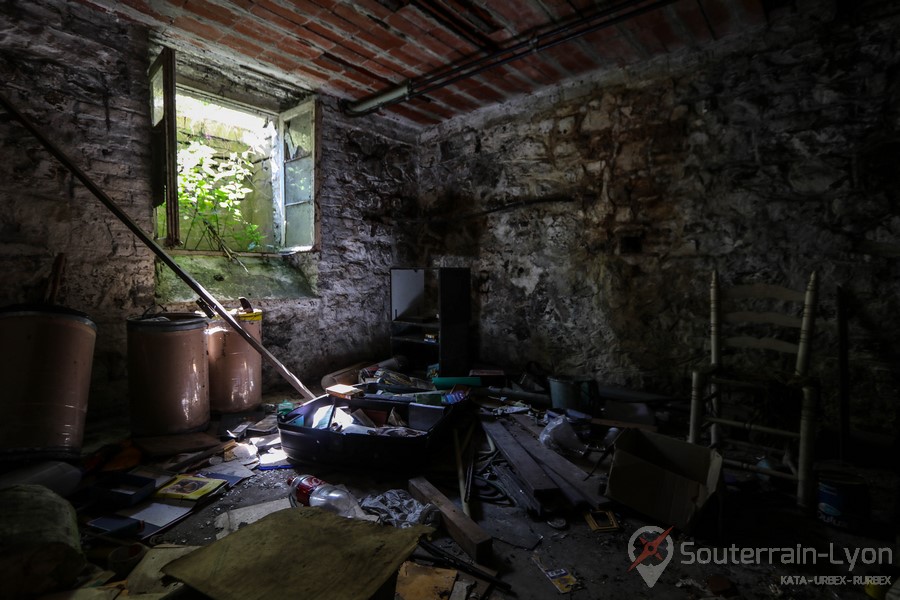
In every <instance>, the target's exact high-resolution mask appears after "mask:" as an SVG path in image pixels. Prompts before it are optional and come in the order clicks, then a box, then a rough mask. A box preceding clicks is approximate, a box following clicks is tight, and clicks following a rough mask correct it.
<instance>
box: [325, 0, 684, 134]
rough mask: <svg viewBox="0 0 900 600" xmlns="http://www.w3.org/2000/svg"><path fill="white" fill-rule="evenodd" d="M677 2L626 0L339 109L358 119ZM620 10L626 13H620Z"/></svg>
mask: <svg viewBox="0 0 900 600" xmlns="http://www.w3.org/2000/svg"><path fill="white" fill-rule="evenodd" d="M677 1H678V0H656V1H655V2H649V3H647V2H646V0H627V1H626V2H621V3H619V4H616V5H615V6H611V7H608V8H605V9H603V10H600V11H597V12H594V13H592V14H590V15H587V16H584V17H581V18H579V19H577V20H574V21H571V22H569V23H566V24H565V25H561V26H559V27H555V28H554V29H551V30H550V31H546V32H544V33H542V34H539V35H537V36H534V37H531V38H529V39H527V40H522V41H520V42H518V43H516V44H513V45H512V46H509V47H507V48H503V49H501V50H498V51H496V52H492V53H490V54H487V55H485V56H480V57H473V58H470V59H468V60H466V61H463V62H462V63H460V64H457V65H451V66H448V67H446V68H444V69H441V70H438V71H437V72H435V73H432V74H430V75H423V76H421V77H416V78H413V79H409V80H407V81H405V82H403V83H402V84H400V85H398V86H394V87H391V88H388V89H386V90H383V91H381V92H377V93H375V94H372V95H371V96H369V97H368V98H363V99H361V100H357V101H354V102H342V103H341V107H342V109H343V111H344V112H345V113H346V114H348V115H349V116H352V117H361V116H364V115H367V114H370V113H373V112H375V111H377V110H378V109H380V108H383V107H385V106H390V105H392V104H398V103H400V102H405V101H407V100H411V99H412V98H415V97H417V96H422V95H424V94H428V93H430V92H433V91H435V90H438V89H441V88H443V87H446V86H448V85H451V84H453V83H456V82H457V81H460V80H462V79H467V78H469V77H474V76H475V75H478V74H479V73H482V72H484V71H487V70H488V69H493V68H494V67H499V66H501V65H504V64H507V63H510V62H513V61H515V60H518V59H520V58H523V57H524V56H527V55H529V54H533V53H537V52H541V51H543V50H546V49H548V48H552V47H553V46H557V45H559V44H562V43H564V42H568V41H571V40H573V39H575V38H577V37H580V36H583V35H587V34H589V33H593V32H595V31H598V30H600V29H604V28H606V27H611V26H613V25H616V24H618V23H622V22H624V21H627V20H629V19H633V18H635V17H638V16H640V15H643V14H646V13H648V12H651V11H654V10H657V9H659V8H663V7H664V6H667V5H669V4H674V3H675V2H677ZM622 11H627V12H624V13H623V12H622ZM620 13H621V14H620Z"/></svg>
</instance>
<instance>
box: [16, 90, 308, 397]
mask: <svg viewBox="0 0 900 600" xmlns="http://www.w3.org/2000/svg"><path fill="white" fill-rule="evenodd" d="M0 105H2V106H3V108H5V109H6V111H7V112H8V113H9V114H11V115H12V116H13V117H15V118H16V120H18V121H19V122H20V123H21V124H22V126H24V127H25V129H27V130H28V131H29V132H30V133H31V135H33V136H34V137H35V138H36V139H37V140H38V141H39V142H40V143H41V144H42V145H43V146H44V148H46V149H47V150H48V151H49V152H50V154H52V155H53V156H54V157H55V158H56V160H58V161H59V162H61V163H62V164H63V166H64V167H66V168H67V169H68V170H69V171H70V172H71V173H72V174H73V175H74V176H75V177H76V178H78V180H79V181H81V183H82V184H83V185H84V186H85V187H86V188H87V189H88V190H89V191H90V192H91V193H92V194H94V196H96V197H97V199H98V200H100V202H102V203H103V205H104V206H106V208H108V209H109V211H110V212H112V213H113V214H114V215H115V216H116V217H117V218H118V219H119V220H120V221H122V223H124V224H125V226H126V227H128V229H130V230H131V232H132V233H133V234H134V235H135V236H137V238H138V239H139V240H141V241H142V242H143V243H144V244H145V245H146V246H147V247H148V248H150V250H152V251H153V253H154V254H156V256H157V257H159V259H160V260H161V261H163V262H164V263H165V264H166V266H168V267H169V268H170V269H172V271H174V272H175V274H176V275H178V277H179V278H181V280H182V281H184V282H185V283H186V284H187V286H188V287H189V288H191V289H192V290H193V291H194V292H196V293H197V295H198V296H200V298H201V299H202V300H203V301H204V302H206V303H207V304H208V305H209V306H210V307H212V309H213V310H214V311H215V312H216V313H217V314H218V315H219V316H220V317H222V319H223V320H224V321H225V322H226V323H228V325H229V326H231V328H232V329H234V330H235V331H236V332H237V333H238V334H239V335H240V336H241V337H242V338H244V339H245V340H246V341H247V343H248V344H250V346H251V347H252V348H253V349H254V350H256V351H257V352H259V353H260V354H261V355H262V357H263V358H264V359H266V360H267V361H268V362H269V363H270V364H271V365H272V366H273V367H274V368H275V370H276V371H278V373H279V374H280V375H281V376H282V377H283V378H284V379H285V380H286V381H287V382H288V383H289V384H290V385H291V387H293V388H294V389H295V390H297V391H298V392H300V394H301V395H302V396H303V397H304V398H306V399H307V400H312V399H313V398H315V395H314V394H313V393H312V392H310V391H309V389H307V387H306V386H305V385H303V383H302V382H301V381H300V380H299V379H298V378H297V376H296V375H294V374H293V373H291V372H290V371H288V369H287V367H285V366H284V365H283V364H282V363H281V361H280V360H278V359H277V358H276V357H275V355H274V354H272V353H271V352H269V351H268V350H267V349H266V348H265V347H264V346H263V345H262V343H261V342H259V341H258V340H257V339H256V338H255V337H253V336H252V335H251V334H250V333H249V332H248V331H246V330H245V329H244V328H243V327H241V325H240V323H238V321H237V319H235V318H234V317H233V316H232V315H231V314H230V313H229V312H228V310H227V309H226V308H225V307H224V306H223V305H222V304H221V303H219V301H218V300H216V299H215V298H213V296H212V295H211V294H210V293H209V292H207V291H206V289H205V288H204V287H203V286H202V285H200V283H199V282H198V281H197V280H196V279H194V278H193V277H191V275H190V274H189V273H187V272H186V271H185V270H184V269H182V268H181V267H180V266H179V265H178V264H177V263H176V262H175V260H174V259H173V258H172V257H171V256H169V255H168V254H166V252H165V250H163V249H162V247H161V246H160V245H159V244H157V243H156V242H155V241H154V240H153V238H151V237H150V236H149V235H147V234H146V233H145V232H144V230H143V229H141V228H140V227H139V226H138V224H137V223H135V222H134V221H133V220H132V219H131V217H129V216H128V214H127V213H125V212H124V211H123V210H122V209H121V208H119V207H118V205H116V203H115V202H113V200H112V198H110V197H109V196H108V195H107V194H106V192H104V191H103V190H101V189H100V187H99V186H97V184H95V183H94V182H93V181H92V180H91V178H90V177H88V176H87V175H86V174H85V173H84V171H82V170H81V169H80V168H79V167H78V166H77V165H76V164H75V163H74V162H72V160H71V159H70V158H69V157H68V156H67V155H66V154H65V153H64V152H63V151H62V150H60V149H59V148H57V147H56V145H55V144H54V143H53V142H51V141H50V140H49V139H48V138H47V137H45V136H44V134H43V132H41V131H40V130H39V129H38V128H37V126H35V125H34V124H33V123H32V122H31V121H30V120H29V119H28V118H27V117H26V116H25V115H24V114H22V113H20V112H19V111H18V110H17V109H16V107H15V106H13V105H12V104H10V102H9V101H8V100H7V99H6V98H5V97H4V96H3V95H2V94H0Z"/></svg>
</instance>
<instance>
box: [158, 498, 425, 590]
mask: <svg viewBox="0 0 900 600" xmlns="http://www.w3.org/2000/svg"><path fill="white" fill-rule="evenodd" d="M433 531H434V529H432V528H431V527H425V526H422V525H414V526H412V527H408V528H404V529H399V528H396V527H389V526H385V525H378V524H376V523H371V522H368V521H360V520H357V519H345V518H343V517H340V516H338V515H335V514H332V513H329V512H327V511H324V510H321V509H319V508H313V507H306V506H303V507H296V508H291V509H288V510H281V511H278V512H275V513H272V514H270V515H268V516H266V517H264V518H262V519H260V520H259V521H256V522H255V523H251V524H249V525H247V526H245V527H242V528H241V529H239V530H238V531H235V532H234V533H232V534H230V535H227V536H225V537H224V538H222V539H220V540H217V541H215V542H213V543H212V544H210V545H209V546H204V547H203V548H200V549H199V550H196V551H195V552H192V553H191V554H189V555H187V556H185V557H182V558H179V559H177V560H174V561H172V562H171V563H169V564H168V565H166V566H165V567H164V568H163V572H164V573H165V574H167V575H171V576H172V577H175V578H176V579H178V580H179V581H182V582H184V583H186V584H187V585H189V586H190V587H192V588H194V589H195V590H197V591H199V592H201V593H203V594H206V595H207V596H209V597H210V598H213V600H277V599H279V598H284V599H285V600H287V599H294V598H304V600H315V599H317V598H321V599H323V600H332V599H334V598H343V599H346V600H355V599H359V600H367V599H368V598H370V597H371V596H372V595H373V594H374V593H375V592H377V591H378V590H379V588H380V587H381V586H382V585H384V584H385V583H386V582H387V581H388V580H390V579H391V578H392V577H393V576H394V575H396V573H397V570H398V569H399V568H400V565H401V564H403V562H404V561H405V560H406V559H407V558H408V557H409V555H410V554H411V553H412V551H413V550H414V549H415V547H416V545H417V544H418V542H419V538H420V537H421V536H422V535H425V534H427V533H431V532H433Z"/></svg>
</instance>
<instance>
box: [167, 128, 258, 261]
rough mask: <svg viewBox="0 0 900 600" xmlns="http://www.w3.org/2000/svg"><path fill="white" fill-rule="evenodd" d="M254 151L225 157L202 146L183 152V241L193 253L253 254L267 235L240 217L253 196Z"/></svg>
mask: <svg viewBox="0 0 900 600" xmlns="http://www.w3.org/2000/svg"><path fill="white" fill-rule="evenodd" d="M249 153H250V152H249V150H248V151H245V152H241V153H237V152H230V153H226V154H222V153H221V152H220V151H218V150H216V149H215V148H212V147H211V146H207V145H206V144H203V143H201V142H199V141H191V142H190V143H189V144H188V145H187V146H185V147H182V148H180V149H179V150H178V210H179V215H180V217H181V219H182V225H181V238H182V244H183V247H184V248H186V249H188V250H198V249H207V250H208V249H213V250H223V251H225V252H226V253H227V251H228V250H234V251H239V252H240V251H252V250H257V249H259V247H260V245H261V244H262V240H263V233H262V232H261V231H260V228H259V226H258V225H256V224H255V223H251V222H250V221H249V220H247V218H246V217H245V216H244V215H243V214H242V212H241V204H242V201H243V200H244V198H245V197H246V196H247V194H249V193H251V192H252V191H253V189H252V188H250V187H248V186H249V185H251V177H252V170H251V167H252V164H251V162H250V160H249V158H248V156H249Z"/></svg>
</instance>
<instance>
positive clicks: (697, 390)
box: [688, 371, 706, 444]
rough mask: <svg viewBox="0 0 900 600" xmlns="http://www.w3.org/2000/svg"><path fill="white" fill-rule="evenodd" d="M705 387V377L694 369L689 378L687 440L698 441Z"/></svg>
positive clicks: (701, 423)
mask: <svg viewBox="0 0 900 600" xmlns="http://www.w3.org/2000/svg"><path fill="white" fill-rule="evenodd" d="M705 389H706V377H704V375H703V373H701V372H700V371H694V373H693V377H692V378H691V421H690V427H689V429H688V442H690V443H692V444H697V443H699V442H700V427H701V426H702V425H703V412H704V410H705V407H704V402H703V392H704V390H705Z"/></svg>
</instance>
